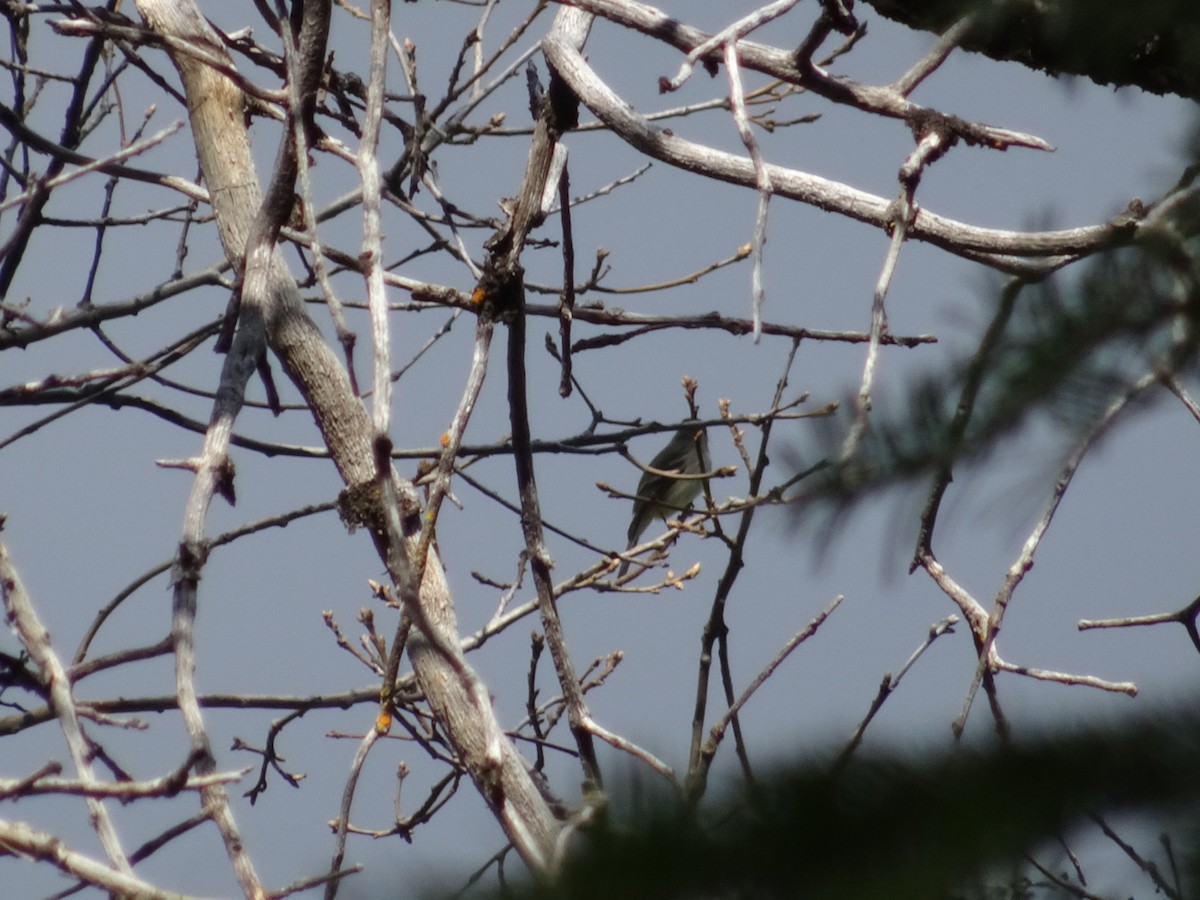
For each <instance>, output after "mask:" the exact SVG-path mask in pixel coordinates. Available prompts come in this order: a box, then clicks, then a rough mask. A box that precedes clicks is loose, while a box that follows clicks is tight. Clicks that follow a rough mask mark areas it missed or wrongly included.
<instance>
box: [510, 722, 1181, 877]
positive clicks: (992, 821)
mask: <svg viewBox="0 0 1200 900" xmlns="http://www.w3.org/2000/svg"><path fill="white" fill-rule="evenodd" d="M1197 759H1200V719H1198V718H1196V717H1195V716H1193V715H1190V714H1189V715H1187V716H1183V715H1175V714H1165V715H1162V716H1159V717H1157V718H1155V719H1152V720H1143V721H1138V722H1135V723H1132V724H1129V725H1126V726H1123V727H1120V728H1109V729H1104V730H1091V731H1088V732H1083V733H1072V734H1062V735H1058V736H1054V737H1048V738H1045V739H1042V740H1039V741H1037V742H1033V743H1028V744H1023V745H1019V746H995V747H992V748H990V749H978V750H968V749H961V750H959V751H958V752H954V753H951V754H949V755H946V756H936V757H928V756H927V757H923V758H921V759H916V758H908V759H899V758H895V757H889V756H886V755H877V756H874V757H870V758H861V759H857V760H855V761H854V762H852V763H851V764H850V765H849V766H848V767H846V768H845V769H843V770H841V771H839V772H838V773H836V774H833V773H831V771H830V768H829V766H828V765H826V764H818V763H809V764H804V765H800V766H796V767H792V768H786V769H781V770H779V771H777V772H775V773H774V774H772V775H771V776H770V777H768V778H767V779H765V780H762V781H760V782H759V783H757V784H755V785H752V786H750V787H747V788H745V789H744V790H741V791H739V792H737V793H736V794H735V795H733V796H730V797H728V798H726V800H724V801H722V802H719V803H717V804H716V805H715V808H712V809H705V810H703V811H695V810H689V809H687V808H685V807H684V806H683V805H682V804H673V803H664V804H659V805H658V806H657V807H655V808H646V807H647V804H643V808H641V809H640V810H638V811H636V812H634V813H633V814H630V815H619V814H617V813H615V812H614V813H611V814H610V815H609V816H608V817H607V819H606V820H605V821H604V824H602V825H599V826H596V827H593V828H591V829H589V830H587V831H586V832H584V836H583V837H582V838H577V846H578V851H577V852H576V853H575V854H574V855H573V856H572V858H571V859H570V860H569V861H568V863H567V865H566V867H565V870H564V872H563V874H562V876H561V878H560V879H558V880H557V881H555V883H553V884H552V885H541V886H535V887H530V888H528V889H527V890H517V891H515V892H511V895H512V896H516V897H525V898H531V900H536V898H572V900H592V898H597V900H599V898H624V900H640V898H646V900H650V898H654V900H664V898H699V897H722V898H769V897H812V898H826V897H836V898H839V900H855V898H863V900H867V898H870V900H877V898H888V900H903V898H924V900H928V898H952V897H953V898H958V897H985V896H986V897H1018V896H1025V897H1050V896H1061V895H1072V894H1073V895H1076V896H1083V895H1081V894H1077V893H1075V892H1077V891H1079V890H1081V886H1080V882H1079V881H1078V879H1077V877H1075V876H1073V875H1072V876H1064V877H1069V878H1071V879H1072V880H1073V884H1072V885H1071V891H1070V894H1067V893H1066V892H1067V890H1068V889H1067V888H1066V887H1065V886H1064V885H1063V884H1056V883H1053V882H1048V881H1047V880H1046V877H1045V876H1044V875H1043V874H1041V873H1040V872H1039V871H1038V870H1037V869H1036V868H1034V867H1033V866H1032V865H1030V864H1027V863H1025V862H1024V860H1025V856H1024V854H1026V853H1030V852H1036V851H1038V849H1039V848H1043V850H1044V848H1045V847H1046V846H1048V845H1049V842H1051V841H1053V840H1054V839H1055V838H1056V837H1058V836H1068V835H1071V834H1074V833H1077V832H1078V830H1079V828H1080V826H1086V827H1090V828H1091V830H1092V832H1094V833H1098V828H1097V826H1096V825H1095V820H1094V819H1093V817H1094V816H1107V815H1112V814H1128V813H1138V814H1146V815H1149V816H1151V817H1154V818H1155V820H1156V823H1157V822H1159V821H1161V822H1167V821H1168V820H1169V819H1170V818H1171V817H1173V816H1178V815H1185V816H1188V817H1190V819H1191V820H1192V821H1197V819H1196V815H1197V813H1200V767H1197V765H1196V760H1197ZM618 819H620V820H621V821H619V822H618V821H617V820H618ZM1135 831H1136V830H1135ZM1148 837H1149V836H1148V834H1147V833H1145V832H1141V831H1137V833H1136V836H1134V837H1132V838H1131V835H1126V838H1131V840H1132V843H1134V844H1138V843H1139V842H1140V843H1141V844H1143V845H1144V844H1149V843H1151V841H1150V840H1148ZM1180 837H1181V838H1183V840H1184V843H1185V845H1187V844H1188V842H1190V846H1186V851H1185V852H1186V855H1187V856H1188V858H1189V866H1190V869H1189V871H1188V874H1187V875H1186V876H1179V875H1177V874H1176V873H1173V872H1172V871H1171V867H1170V866H1166V867H1162V866H1161V863H1160V868H1161V869H1162V870H1163V871H1160V870H1158V869H1155V870H1153V871H1151V866H1149V865H1147V866H1145V867H1144V868H1143V870H1142V871H1138V869H1137V868H1135V867H1134V864H1133V863H1130V866H1131V868H1130V881H1129V882H1128V883H1123V884H1122V885H1121V888H1122V889H1123V891H1125V893H1123V894H1122V896H1128V893H1127V889H1128V887H1129V884H1134V885H1135V886H1136V885H1141V886H1142V887H1144V890H1140V891H1139V892H1138V895H1139V896H1152V895H1155V894H1163V895H1166V896H1172V895H1174V896H1189V894H1188V893H1187V890H1186V888H1183V887H1181V886H1180V885H1178V884H1176V883H1174V881H1175V879H1176V878H1181V879H1182V880H1185V881H1190V882H1191V883H1193V884H1196V883H1198V880H1197V876H1198V874H1200V873H1198V872H1197V868H1196V865H1195V859H1196V850H1197V849H1198V847H1197V838H1198V835H1197V831H1196V830H1195V829H1192V830H1191V832H1190V833H1185V834H1182V835H1180ZM1107 846H1110V847H1112V848H1113V849H1112V851H1111V852H1112V853H1116V854H1119V853H1120V851H1119V850H1117V849H1116V846H1115V844H1108V845H1107ZM1043 855H1047V856H1049V857H1050V858H1051V859H1053V858H1054V856H1055V851H1053V850H1051V852H1050V853H1048V854H1043ZM1143 855H1146V854H1145V852H1144V853H1143ZM1094 861H1095V860H1094V859H1093V860H1088V859H1087V858H1082V859H1081V860H1080V863H1081V867H1082V868H1083V870H1084V872H1085V875H1086V869H1087V866H1088V864H1089V862H1094ZM1014 867H1015V868H1014ZM1059 868H1061V867H1057V868H1054V869H1053V870H1052V871H1055V872H1057V871H1058V869H1059ZM1156 879H1160V880H1159V881H1156ZM1087 890H1089V891H1095V890H1097V888H1096V887H1095V886H1089V887H1088V888H1087ZM1085 896H1104V895H1103V894H1100V895H1097V894H1094V893H1091V894H1086V895H1085Z"/></svg>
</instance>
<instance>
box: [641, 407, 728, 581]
mask: <svg viewBox="0 0 1200 900" xmlns="http://www.w3.org/2000/svg"><path fill="white" fill-rule="evenodd" d="M688 421H690V422H694V421H695V420H694V419H689V420H688ZM711 467H712V462H711V461H710V460H709V457H708V432H707V431H705V429H704V428H702V427H700V426H698V425H684V426H683V427H682V428H680V429H679V430H678V431H676V432H675V435H674V436H673V437H672V438H671V442H670V443H669V444H667V446H665V447H663V449H662V450H661V451H659V454H658V456H656V457H654V459H653V460H652V461H651V463H650V468H651V469H658V470H659V471H660V472H676V473H678V474H680V475H699V474H700V473H701V472H707V471H708V470H709V469H710V468H711ZM703 489H704V481H703V480H701V479H699V478H683V479H681V478H672V477H669V476H666V475H656V474H654V473H653V472H646V473H644V474H643V475H642V480H641V481H639V482H638V487H637V497H636V499H634V501H633V521H632V522H630V523H629V546H627V547H626V548H625V549H626V550H631V549H633V548H634V547H636V546H637V542H638V538H640V537H641V536H642V532H643V531H645V530H646V529H647V528H648V527H649V526H650V523H651V522H653V521H654V520H655V519H656V518H658V519H662V520H663V521H666V519H667V517H668V516H673V515H677V514H678V513H680V512H681V511H683V510H684V509H686V508H687V507H688V506H690V505H691V503H692V501H693V500H695V499H696V497H697V496H698V495H699V494H700V492H701V491H702V490H703ZM628 568H629V561H628V560H625V561H623V562H622V563H621V568H620V569H619V570H618V571H617V577H618V578H620V577H621V576H622V575H624V574H625V571H626V570H627V569H628Z"/></svg>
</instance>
